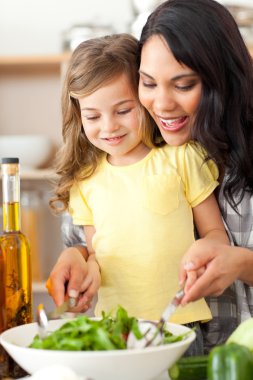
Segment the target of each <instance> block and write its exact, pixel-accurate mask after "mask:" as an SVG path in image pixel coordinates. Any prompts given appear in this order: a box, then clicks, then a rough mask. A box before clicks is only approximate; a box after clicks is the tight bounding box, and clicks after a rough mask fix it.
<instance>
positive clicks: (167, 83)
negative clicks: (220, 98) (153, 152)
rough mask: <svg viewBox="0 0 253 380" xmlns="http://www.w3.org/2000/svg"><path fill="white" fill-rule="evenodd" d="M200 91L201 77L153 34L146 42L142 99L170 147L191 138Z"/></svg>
mask: <svg viewBox="0 0 253 380" xmlns="http://www.w3.org/2000/svg"><path fill="white" fill-rule="evenodd" d="M154 51H155V52H156V53H155V54H154ZM201 91H202V83H201V80H200V78H199V76H198V75H197V74H196V73H195V72H194V71H193V70H192V69H191V68H189V67H187V66H185V65H183V64H182V63H180V62H178V61H177V60H176V59H175V57H174V55H173V54H172V52H171V50H170V48H169V47H168V45H167V43H166V41H165V40H164V39H163V37H161V36H160V35H154V36H152V37H151V38H150V39H149V40H147V41H146V42H145V44H144V45H143V48H142V52H141V64H140V82H139V98H140V101H141V103H142V104H143V106H144V107H145V108H146V109H147V110H148V112H149V113H150V115H151V116H152V117H153V119H154V120H155V122H156V124H157V126H158V128H159V129H160V132H161V134H162V136H163V138H164V140H165V141H166V142H167V143H168V144H170V145H182V144H184V143H185V142H187V141H188V140H189V139H190V138H191V129H192V127H193V124H194V119H195V115H196V111H197V108H198V105H199V102H200V98H201Z"/></svg>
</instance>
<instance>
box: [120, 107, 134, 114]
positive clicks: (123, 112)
mask: <svg viewBox="0 0 253 380" xmlns="http://www.w3.org/2000/svg"><path fill="white" fill-rule="evenodd" d="M129 112H131V108H127V109H124V110H121V111H118V114H119V115H125V114H127V113H129Z"/></svg>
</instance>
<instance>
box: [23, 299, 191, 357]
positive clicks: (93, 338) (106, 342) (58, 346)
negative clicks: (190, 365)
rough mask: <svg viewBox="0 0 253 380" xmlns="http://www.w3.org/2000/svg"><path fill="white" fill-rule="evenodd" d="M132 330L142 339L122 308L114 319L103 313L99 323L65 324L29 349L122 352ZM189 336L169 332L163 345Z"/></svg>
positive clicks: (135, 322)
mask: <svg viewBox="0 0 253 380" xmlns="http://www.w3.org/2000/svg"><path fill="white" fill-rule="evenodd" d="M130 331H131V332H133V333H134V334H135V336H136V337H137V338H139V339H141V338H142V337H143V334H142V333H141V331H140V329H139V326H138V320H137V319H136V318H134V317H129V316H128V314H127V312H126V310H125V309H123V308H122V307H121V306H119V307H118V310H117V313H116V317H115V318H112V317H111V316H110V315H109V314H108V315H106V314H105V313H102V318H101V319H100V320H92V319H90V318H88V317H87V316H79V317H77V318H75V319H73V320H71V321H69V322H66V323H65V324H64V325H62V326H61V327H60V328H59V329H57V330H55V331H53V332H51V333H50V334H49V335H48V336H47V337H46V338H45V339H43V340H42V339H41V338H40V337H39V336H38V335H36V336H35V338H34V339H33V341H32V343H31V344H30V346H29V347H32V348H41V349H46V350H63V351H100V350H116V349H117V350H118V349H119V350H122V349H126V348H127V337H128V335H129V333H130ZM188 334H189V333H188V332H187V333H184V334H181V335H177V336H176V335H173V334H171V333H170V332H168V331H166V332H165V334H164V340H163V344H167V343H173V342H177V341H180V340H183V339H185V338H186V336H188Z"/></svg>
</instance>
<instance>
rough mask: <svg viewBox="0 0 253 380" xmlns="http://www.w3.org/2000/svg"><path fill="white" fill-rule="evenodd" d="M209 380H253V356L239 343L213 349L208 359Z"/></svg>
mask: <svg viewBox="0 0 253 380" xmlns="http://www.w3.org/2000/svg"><path fill="white" fill-rule="evenodd" d="M207 374H208V380H252V379H253V355H252V353H251V352H250V350H249V349H248V348H247V347H245V346H241V345H239V344H237V343H229V344H224V345H222V346H217V347H215V348H213V349H212V351H211V352H210V354H209V358H208V366H207Z"/></svg>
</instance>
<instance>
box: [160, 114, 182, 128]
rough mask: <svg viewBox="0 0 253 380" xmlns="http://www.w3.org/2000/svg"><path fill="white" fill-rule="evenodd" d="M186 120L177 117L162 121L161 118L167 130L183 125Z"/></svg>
mask: <svg viewBox="0 0 253 380" xmlns="http://www.w3.org/2000/svg"><path fill="white" fill-rule="evenodd" d="M185 119H186V117H185V116H181V117H177V118H175V119H169V120H168V119H162V118H160V120H161V122H162V124H163V125H164V126H165V127H166V128H173V127H174V128H175V127H177V126H179V124H181V123H182V122H183V121H184V120H185Z"/></svg>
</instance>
